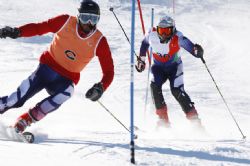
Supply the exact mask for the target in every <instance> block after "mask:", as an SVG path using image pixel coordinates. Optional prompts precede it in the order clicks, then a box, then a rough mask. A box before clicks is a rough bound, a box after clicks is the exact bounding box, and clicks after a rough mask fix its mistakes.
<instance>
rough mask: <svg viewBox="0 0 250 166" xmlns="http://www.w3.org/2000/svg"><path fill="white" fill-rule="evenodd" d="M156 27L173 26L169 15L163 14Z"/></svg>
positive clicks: (173, 23)
mask: <svg viewBox="0 0 250 166" xmlns="http://www.w3.org/2000/svg"><path fill="white" fill-rule="evenodd" d="M158 27H161V28H167V27H175V22H174V20H173V19H172V18H171V17H169V16H163V17H162V18H161V19H160V22H159V23H158Z"/></svg>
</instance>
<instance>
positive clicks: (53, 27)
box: [18, 15, 69, 37]
mask: <svg viewBox="0 0 250 166" xmlns="http://www.w3.org/2000/svg"><path fill="white" fill-rule="evenodd" d="M68 18H69V15H59V16H57V17H54V18H51V19H49V20H47V21H44V22H41V23H30V24H26V25H23V26H20V27H19V28H18V29H19V30H20V37H31V36H36V35H43V34H46V33H49V32H52V33H56V32H57V31H59V30H60V29H61V27H62V26H63V25H64V24H65V22H66V21H67V20H68Z"/></svg>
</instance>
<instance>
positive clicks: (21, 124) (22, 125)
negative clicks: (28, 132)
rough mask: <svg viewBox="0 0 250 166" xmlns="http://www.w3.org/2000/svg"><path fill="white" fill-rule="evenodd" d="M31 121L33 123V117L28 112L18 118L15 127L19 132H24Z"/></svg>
mask: <svg viewBox="0 0 250 166" xmlns="http://www.w3.org/2000/svg"><path fill="white" fill-rule="evenodd" d="M31 123H33V119H32V118H31V116H30V115H29V113H28V112H26V113H24V114H22V115H21V116H20V117H19V118H18V119H17V121H16V123H15V125H14V126H13V128H14V129H15V131H16V132H17V133H23V131H24V130H25V129H26V128H27V126H30V125H31Z"/></svg>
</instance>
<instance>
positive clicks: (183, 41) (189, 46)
mask: <svg viewBox="0 0 250 166" xmlns="http://www.w3.org/2000/svg"><path fill="white" fill-rule="evenodd" d="M177 36H178V37H179V45H180V46H181V47H182V48H184V49H185V50H186V51H188V52H189V53H190V54H192V55H194V44H193V43H192V41H191V40H189V39H188V38H187V37H186V36H183V34H182V33H181V32H177Z"/></svg>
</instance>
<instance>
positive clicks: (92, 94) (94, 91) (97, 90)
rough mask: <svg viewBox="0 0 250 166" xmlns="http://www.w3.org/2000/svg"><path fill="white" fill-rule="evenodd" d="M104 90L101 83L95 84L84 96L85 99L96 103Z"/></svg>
mask: <svg viewBox="0 0 250 166" xmlns="http://www.w3.org/2000/svg"><path fill="white" fill-rule="evenodd" d="M103 92H104V88H103V86H102V83H101V82H99V83H96V84H94V86H93V87H92V88H90V89H89V90H88V91H87V93H86V94H85V97H86V98H88V99H90V100H92V101H97V100H98V99H99V98H100V97H101V96H102V94H103Z"/></svg>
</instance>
